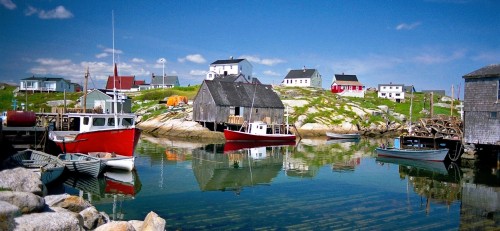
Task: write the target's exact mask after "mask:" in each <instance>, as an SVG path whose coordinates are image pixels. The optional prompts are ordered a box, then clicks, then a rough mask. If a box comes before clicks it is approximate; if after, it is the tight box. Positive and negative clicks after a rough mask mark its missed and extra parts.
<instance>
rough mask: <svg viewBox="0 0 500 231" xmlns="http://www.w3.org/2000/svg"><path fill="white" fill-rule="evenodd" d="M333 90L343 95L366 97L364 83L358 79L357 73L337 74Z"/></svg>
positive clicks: (334, 92)
mask: <svg viewBox="0 0 500 231" xmlns="http://www.w3.org/2000/svg"><path fill="white" fill-rule="evenodd" d="M331 91H332V93H333V94H338V95H341V96H352V97H361V98H364V97H365V91H364V90H363V84H361V83H360V82H359V81H358V77H356V75H344V73H342V74H335V75H334V79H333V83H332V85H331Z"/></svg>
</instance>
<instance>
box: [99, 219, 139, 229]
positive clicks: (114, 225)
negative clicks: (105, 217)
mask: <svg viewBox="0 0 500 231" xmlns="http://www.w3.org/2000/svg"><path fill="white" fill-rule="evenodd" d="M94 231H135V228H134V226H132V224H130V223H128V222H126V221H112V222H109V223H106V224H104V225H101V226H99V227H97V228H96V229H94Z"/></svg>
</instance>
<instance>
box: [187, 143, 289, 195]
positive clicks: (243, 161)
mask: <svg viewBox="0 0 500 231" xmlns="http://www.w3.org/2000/svg"><path fill="white" fill-rule="evenodd" d="M292 145H293V144H292ZM250 146H253V148H248V147H250ZM241 147H246V148H242V149H240V148H241ZM288 148H293V146H290V145H282V146H261V144H257V143H237V144H230V147H227V146H226V145H224V146H223V147H220V145H207V146H205V147H203V148H199V149H195V150H193V153H192V154H193V161H192V167H193V172H194V175H195V177H196V180H197V181H198V184H199V186H200V189H201V190H202V191H232V192H235V193H236V194H237V195H239V194H240V192H241V190H243V188H245V187H252V186H257V185H267V184H270V183H271V182H272V180H273V178H275V177H276V176H277V175H278V174H279V172H280V171H281V167H282V165H283V156H284V154H285V152H286V151H287V150H288ZM221 150H223V151H222V152H221Z"/></svg>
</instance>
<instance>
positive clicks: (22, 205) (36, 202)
mask: <svg viewBox="0 0 500 231" xmlns="http://www.w3.org/2000/svg"><path fill="white" fill-rule="evenodd" d="M0 201H6V202H9V203H10V204H13V205H15V206H17V207H19V209H20V210H21V212H22V213H32V212H39V211H41V210H42V209H43V207H44V206H45V200H44V199H43V198H42V197H40V196H37V195H35V194H33V193H28V192H15V193H14V192H12V191H0Z"/></svg>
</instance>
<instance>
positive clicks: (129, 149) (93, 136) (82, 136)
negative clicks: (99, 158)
mask: <svg viewBox="0 0 500 231" xmlns="http://www.w3.org/2000/svg"><path fill="white" fill-rule="evenodd" d="M140 135H141V130H140V129H138V128H120V129H109V130H97V131H88V132H82V133H78V134H76V136H75V138H74V139H73V140H69V141H65V140H64V139H63V140H54V142H55V143H56V144H57V146H59V148H60V149H61V150H62V151H63V152H65V153H85V154H87V153H89V152H111V153H117V154H120V155H123V156H134V150H135V146H136V145H137V142H138V141H139V137H140Z"/></svg>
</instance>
